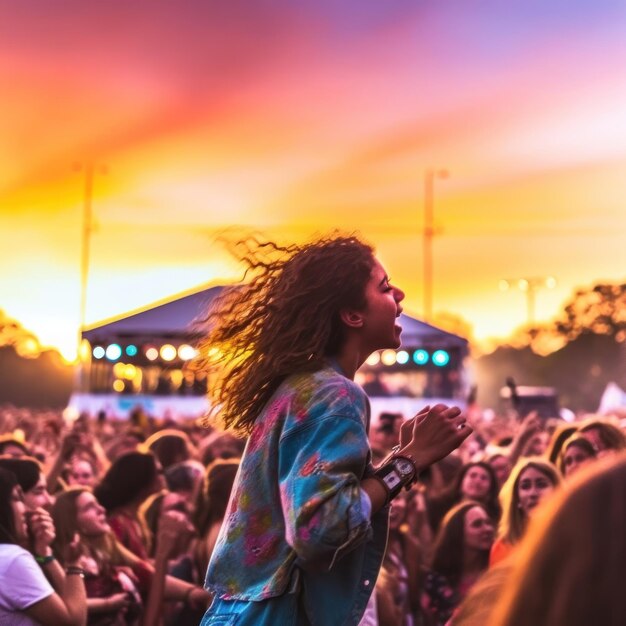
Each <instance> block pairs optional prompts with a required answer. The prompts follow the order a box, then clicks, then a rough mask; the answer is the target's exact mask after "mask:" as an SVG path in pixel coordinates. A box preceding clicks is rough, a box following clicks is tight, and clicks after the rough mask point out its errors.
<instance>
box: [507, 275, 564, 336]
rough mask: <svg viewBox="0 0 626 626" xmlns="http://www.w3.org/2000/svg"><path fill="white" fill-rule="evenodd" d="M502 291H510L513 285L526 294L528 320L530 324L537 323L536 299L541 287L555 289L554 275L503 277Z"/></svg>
mask: <svg viewBox="0 0 626 626" xmlns="http://www.w3.org/2000/svg"><path fill="white" fill-rule="evenodd" d="M499 287H500V291H508V290H509V289H510V288H511V287H514V288H517V289H519V290H520V291H522V292H524V293H525V294H526V321H527V324H528V325H529V326H532V325H533V324H534V323H535V299H536V293H537V292H538V291H539V290H540V289H554V288H555V287H556V278H554V276H533V277H523V278H502V279H501V280H500V283H499Z"/></svg>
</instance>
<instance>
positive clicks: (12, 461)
mask: <svg viewBox="0 0 626 626" xmlns="http://www.w3.org/2000/svg"><path fill="white" fill-rule="evenodd" d="M0 467H4V468H5V469H7V470H9V471H10V472H13V474H15V476H16V478H17V481H18V483H19V485H20V487H21V488H22V492H23V495H24V504H25V505H26V509H27V510H28V511H36V510H38V509H46V510H48V509H49V508H50V507H51V506H52V503H53V502H54V498H53V497H52V496H51V495H50V494H49V493H48V486H47V480H46V475H45V474H44V471H43V467H42V466H41V463H39V461H37V460H36V459H34V458H32V457H20V458H14V457H7V456H4V457H0Z"/></svg>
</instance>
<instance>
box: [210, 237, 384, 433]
mask: <svg viewBox="0 0 626 626" xmlns="http://www.w3.org/2000/svg"><path fill="white" fill-rule="evenodd" d="M234 252H235V254H236V256H237V257H239V258H240V259H241V260H242V261H243V263H244V264H245V265H246V267H247V269H246V275H245V278H246V279H247V278H249V280H246V281H245V282H244V284H243V285H238V286H234V287H229V288H226V289H224V290H223V292H222V293H221V294H220V296H219V297H218V298H217V299H216V300H215V301H214V304H213V305H212V306H211V308H210V310H209V312H208V314H207V316H206V318H205V319H204V320H203V325H202V326H203V328H204V331H205V334H204V338H203V339H202V340H201V341H200V345H199V349H200V350H199V352H200V355H201V356H200V358H199V361H198V365H199V367H201V368H202V369H206V370H207V372H208V379H209V400H210V401H211V404H212V405H213V406H214V407H218V408H219V417H220V420H221V421H222V423H223V424H224V426H225V427H226V428H232V429H233V430H235V431H237V432H239V433H240V434H249V433H250V431H251V430H252V426H253V424H254V421H255V420H256V418H257V416H258V415H259V413H260V411H261V409H262V408H263V406H264V405H265V404H266V402H267V401H268V400H269V398H270V396H271V395H272V394H273V393H274V391H275V390H276V388H277V387H278V386H279V385H280V383H281V382H282V381H283V380H284V379H285V378H286V377H287V376H288V375H290V374H294V373H297V372H305V371H316V370H318V369H320V368H321V367H323V365H324V362H325V360H326V359H327V358H329V357H332V356H334V355H336V354H337V353H338V352H339V350H340V348H341V346H342V343H343V340H344V332H345V327H344V325H343V324H342V322H341V318H340V311H341V310H342V309H345V308H354V309H359V308H363V307H364V306H365V286H366V284H367V282H368V280H369V278H370V274H371V271H372V267H373V263H374V251H373V249H372V248H371V247H370V246H369V245H367V244H365V243H363V242H362V241H361V240H360V239H358V238H357V237H355V236H341V235H333V236H329V237H323V238H320V239H317V240H315V241H313V242H311V243H308V244H305V245H302V246H299V245H290V246H280V245H278V244H276V243H273V242H268V241H260V240H259V239H257V238H248V239H246V240H243V241H239V242H237V243H236V244H234Z"/></svg>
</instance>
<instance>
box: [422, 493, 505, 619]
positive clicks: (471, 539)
mask: <svg viewBox="0 0 626 626" xmlns="http://www.w3.org/2000/svg"><path fill="white" fill-rule="evenodd" d="M493 540H494V522H493V520H492V519H491V517H490V516H489V513H488V511H487V509H486V508H485V507H484V506H483V505H482V504H479V503H478V502H462V503H461V504H458V505H457V506H455V507H454V508H453V509H452V510H450V511H449V512H448V514H447V515H446V516H445V518H444V520H443V523H442V525H441V528H440V530H439V533H438V535H437V539H436V541H435V548H434V554H433V561H432V565H431V568H430V570H429V571H427V572H426V573H425V575H424V578H423V590H422V595H421V607H422V616H423V619H424V621H425V624H427V625H428V626H444V625H445V624H446V622H447V621H448V620H449V619H450V617H451V616H452V613H453V611H454V609H455V607H456V606H457V605H458V604H459V603H460V602H461V601H462V600H463V598H465V596H466V595H467V593H468V592H469V590H470V589H471V587H472V585H474V583H476V581H477V580H478V579H479V578H480V576H481V575H482V574H483V572H484V571H485V570H486V569H487V567H488V565H489V552H490V550H491V546H492V544H493Z"/></svg>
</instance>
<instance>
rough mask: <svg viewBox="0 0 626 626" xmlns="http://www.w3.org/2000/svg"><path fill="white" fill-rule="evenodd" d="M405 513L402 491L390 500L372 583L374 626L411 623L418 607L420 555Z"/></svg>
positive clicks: (406, 502)
mask: <svg viewBox="0 0 626 626" xmlns="http://www.w3.org/2000/svg"><path fill="white" fill-rule="evenodd" d="M407 495H408V494H407ZM407 513H408V498H407V496H405V495H404V494H403V495H402V496H399V497H397V498H396V499H395V500H394V501H393V502H392V503H391V508H390V512H389V537H388V539H387V549H386V551H385V558H384V560H383V565H382V569H381V575H380V578H379V581H378V582H377V583H376V599H377V608H378V626H413V624H414V623H415V622H414V616H415V612H416V611H417V610H418V608H419V578H420V564H421V561H422V558H421V553H420V546H419V544H418V542H417V540H416V539H415V538H414V537H413V536H412V534H411V532H410V529H409V527H408V523H407Z"/></svg>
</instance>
